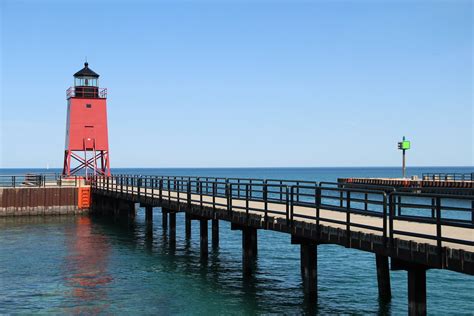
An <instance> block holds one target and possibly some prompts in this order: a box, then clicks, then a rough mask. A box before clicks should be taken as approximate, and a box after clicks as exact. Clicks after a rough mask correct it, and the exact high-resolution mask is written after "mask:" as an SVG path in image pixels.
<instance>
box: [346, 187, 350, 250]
mask: <svg viewBox="0 0 474 316" xmlns="http://www.w3.org/2000/svg"><path fill="white" fill-rule="evenodd" d="M346 199H347V200H346V236H347V245H346V247H350V246H351V191H346Z"/></svg>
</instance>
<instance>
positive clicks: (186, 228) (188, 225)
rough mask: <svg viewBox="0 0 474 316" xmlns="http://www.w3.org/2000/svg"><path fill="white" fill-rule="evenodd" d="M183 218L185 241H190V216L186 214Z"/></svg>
mask: <svg viewBox="0 0 474 316" xmlns="http://www.w3.org/2000/svg"><path fill="white" fill-rule="evenodd" d="M184 217H185V218H184V221H185V222H184V225H185V231H186V232H185V234H186V239H191V215H190V214H188V213H186V214H185V215H184Z"/></svg>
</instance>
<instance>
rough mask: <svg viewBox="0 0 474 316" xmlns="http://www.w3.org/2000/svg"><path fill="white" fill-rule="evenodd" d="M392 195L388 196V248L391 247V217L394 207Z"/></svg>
mask: <svg viewBox="0 0 474 316" xmlns="http://www.w3.org/2000/svg"><path fill="white" fill-rule="evenodd" d="M393 200H394V196H393V193H390V194H389V195H388V238H389V246H390V247H392V246H393V216H394V213H395V206H394V205H393Z"/></svg>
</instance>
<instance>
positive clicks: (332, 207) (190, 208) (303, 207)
mask: <svg viewBox="0 0 474 316" xmlns="http://www.w3.org/2000/svg"><path fill="white" fill-rule="evenodd" d="M232 181H233V182H232ZM277 181H279V182H277ZM280 182H282V183H280ZM93 193H94V194H96V195H107V196H113V197H114V198H119V199H124V200H129V201H134V202H139V203H142V204H143V205H150V206H159V207H163V208H165V209H167V210H168V211H170V212H179V211H184V212H187V213H190V214H192V215H194V216H199V217H202V218H207V219H223V220H228V221H231V222H232V223H234V224H235V225H241V226H243V227H245V226H249V227H255V228H258V229H272V230H277V231H281V232H285V233H289V234H291V235H292V238H306V239H308V241H311V242H314V243H336V244H340V245H343V246H345V247H351V248H358V249H361V250H366V251H371V252H375V253H379V254H383V255H386V256H389V257H392V258H394V259H396V260H398V259H400V260H402V261H406V262H416V263H419V264H423V265H425V266H427V267H430V268H441V269H449V270H454V271H458V272H462V273H467V274H471V275H473V274H474V215H473V214H474V196H458V195H447V194H434V193H430V194H416V193H410V192H396V191H393V192H391V193H388V194H387V193H386V192H385V191H383V190H374V189H370V190H369V189H358V188H354V187H351V188H340V187H338V186H336V185H334V186H330V185H329V184H326V185H324V183H323V185H321V184H316V183H313V182H307V181H298V183H296V181H287V182H285V181H284V180H270V182H266V183H265V182H263V180H262V182H255V180H254V181H253V182H252V183H250V180H247V181H246V180H245V179H239V182H238V183H237V182H236V180H235V179H234V180H230V181H229V180H226V181H223V180H222V179H198V178H191V177H188V178H183V177H178V178H176V177H168V178H158V177H156V178H153V177H143V178H137V177H126V176H124V177H116V178H108V179H107V178H101V179H98V181H96V182H94V184H93ZM367 241H369V244H370V246H369V249H367V247H365V246H363V244H364V243H365V242H367Z"/></svg>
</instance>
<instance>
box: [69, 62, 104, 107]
mask: <svg viewBox="0 0 474 316" xmlns="http://www.w3.org/2000/svg"><path fill="white" fill-rule="evenodd" d="M74 90H75V96H76V98H98V97H99V75H98V74H97V73H96V72H94V71H93V70H92V69H90V68H89V63H88V62H85V63H84V68H82V69H81V70H79V71H78V72H76V73H75V74H74Z"/></svg>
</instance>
